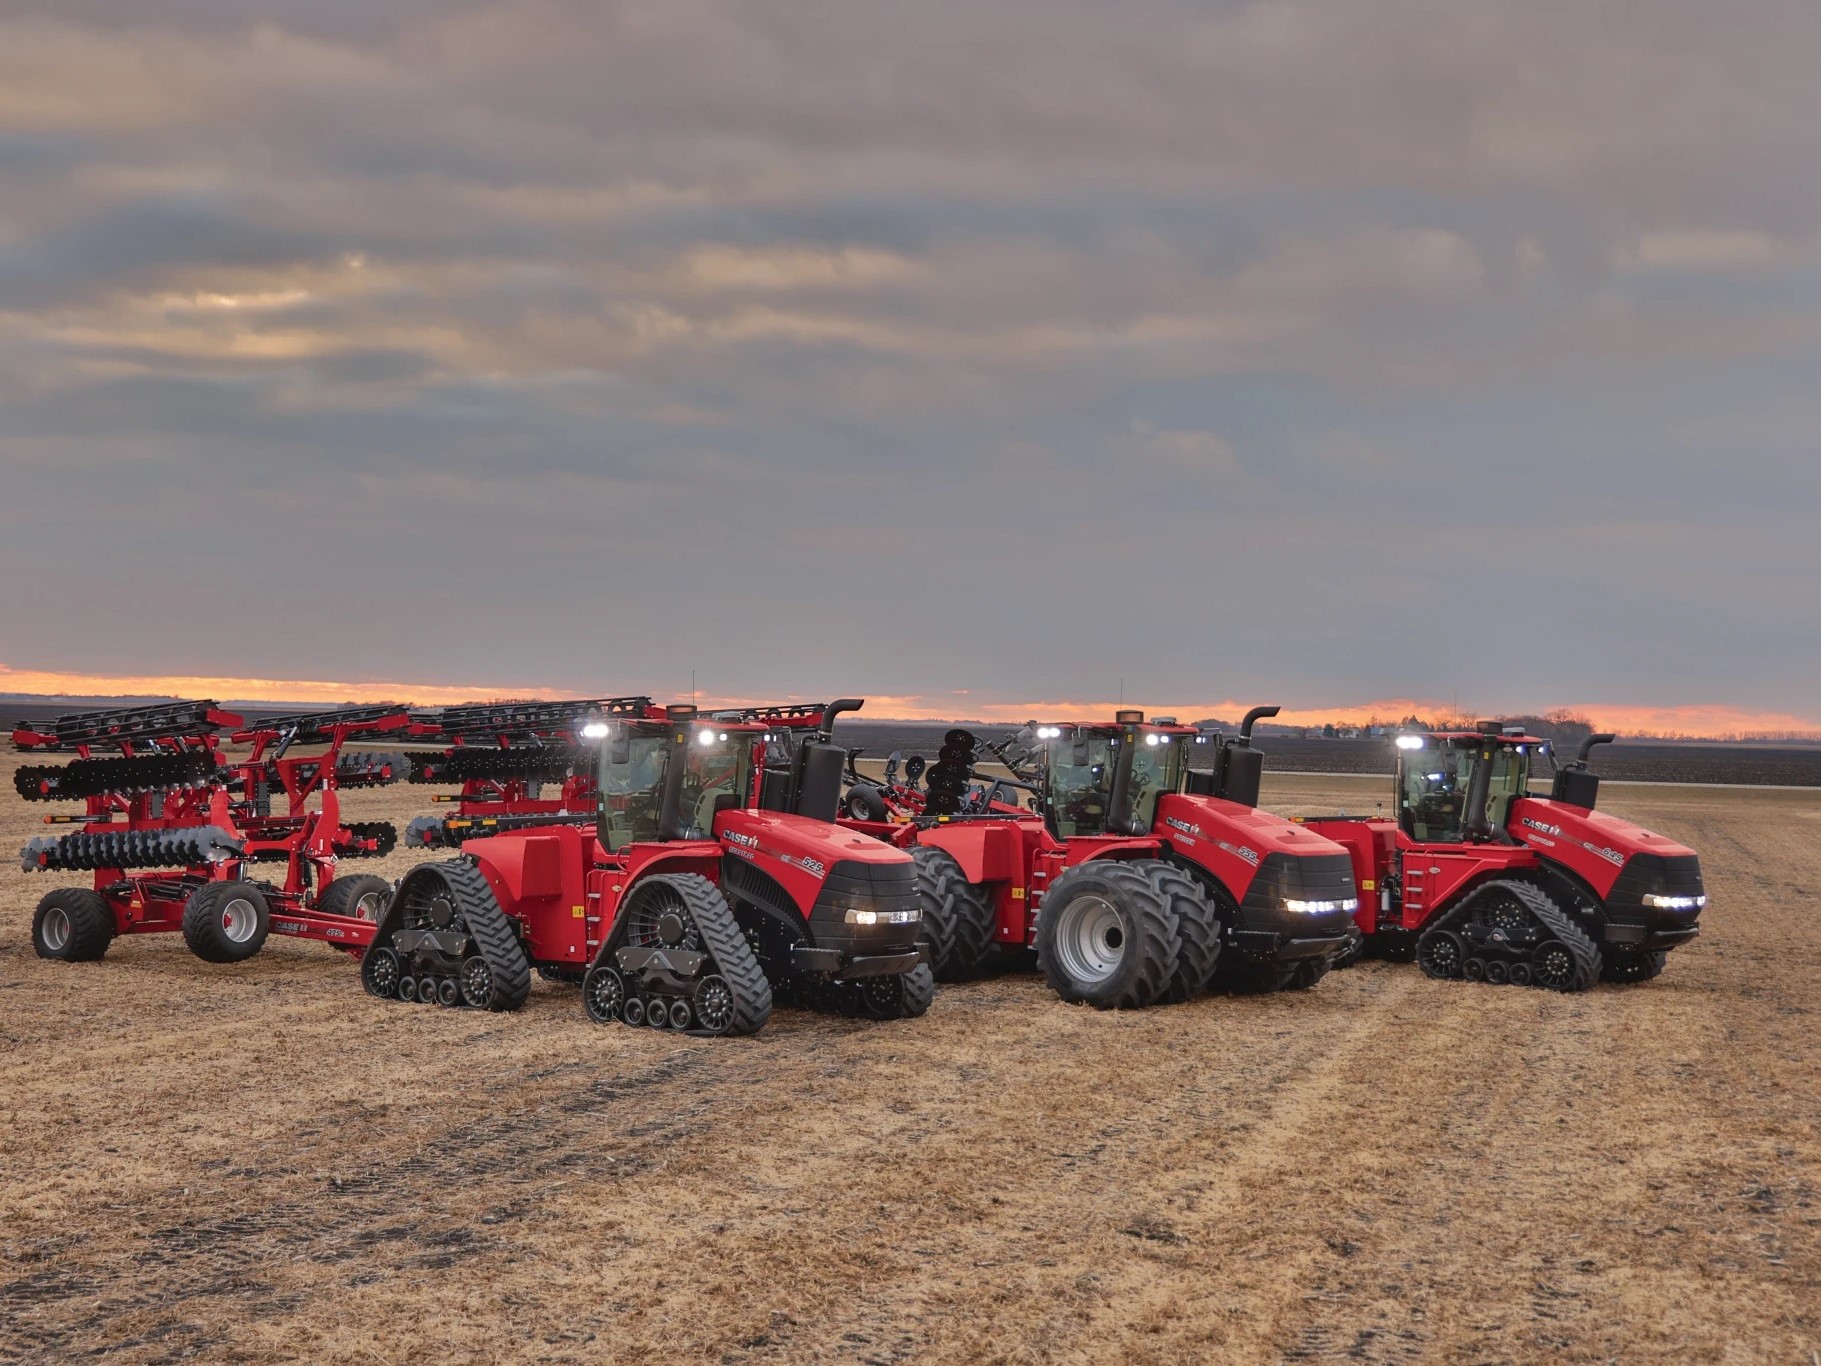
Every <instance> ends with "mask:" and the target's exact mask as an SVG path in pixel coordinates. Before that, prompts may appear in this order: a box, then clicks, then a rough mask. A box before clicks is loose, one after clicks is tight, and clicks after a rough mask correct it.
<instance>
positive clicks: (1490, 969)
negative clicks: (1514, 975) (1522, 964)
mask: <svg viewBox="0 0 1821 1366" xmlns="http://www.w3.org/2000/svg"><path fill="white" fill-rule="evenodd" d="M1486 980H1487V982H1489V983H1490V984H1491V985H1493V986H1495V987H1502V986H1504V985H1505V983H1507V982H1509V981H1510V980H1511V964H1509V963H1507V962H1506V961H1505V960H1504V959H1503V958H1492V959H1489V960H1487V963H1486Z"/></svg>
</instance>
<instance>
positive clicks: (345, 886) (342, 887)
mask: <svg viewBox="0 0 1821 1366" xmlns="http://www.w3.org/2000/svg"><path fill="white" fill-rule="evenodd" d="M391 900H392V884H391V883H390V882H387V881H386V880H385V879H384V878H383V877H376V876H374V875H373V874H372V873H351V874H349V875H348V876H347V877H338V878H336V879H335V881H333V882H331V883H330V884H329V885H328V886H327V887H324V888H323V889H322V895H321V896H320V897H318V898H317V900H316V909H317V910H318V911H320V912H322V914H324V915H339V916H345V917H346V918H348V919H350V920H370V921H372V922H373V923H374V924H375V925H377V924H378V923H379V922H380V920H381V919H382V918H383V917H384V916H385V913H386V906H387V904H388V903H389V902H390V901H391Z"/></svg>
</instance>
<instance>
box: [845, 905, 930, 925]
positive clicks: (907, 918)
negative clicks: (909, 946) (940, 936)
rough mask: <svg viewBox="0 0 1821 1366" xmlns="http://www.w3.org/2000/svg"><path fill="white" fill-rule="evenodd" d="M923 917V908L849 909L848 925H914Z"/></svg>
mask: <svg viewBox="0 0 1821 1366" xmlns="http://www.w3.org/2000/svg"><path fill="white" fill-rule="evenodd" d="M921 919H923V909H922V907H918V908H917V909H916V910H914V911H849V912H848V913H847V923H848V924H850V925H914V924H916V923H917V922H918V921H919V920H921Z"/></svg>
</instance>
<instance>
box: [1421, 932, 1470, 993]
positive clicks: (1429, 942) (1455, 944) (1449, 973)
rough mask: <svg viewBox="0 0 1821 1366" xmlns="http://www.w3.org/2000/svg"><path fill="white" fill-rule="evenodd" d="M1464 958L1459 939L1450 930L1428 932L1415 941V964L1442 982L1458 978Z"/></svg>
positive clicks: (1426, 973) (1464, 954)
mask: <svg viewBox="0 0 1821 1366" xmlns="http://www.w3.org/2000/svg"><path fill="white" fill-rule="evenodd" d="M1466 956H1467V955H1466V953H1465V952H1464V951H1463V950H1462V948H1461V937H1460V936H1459V935H1458V934H1455V933H1454V932H1453V931H1451V930H1430V931H1429V932H1428V933H1426V934H1425V935H1423V937H1422V938H1421V939H1419V940H1417V941H1416V964H1417V966H1418V967H1420V968H1421V969H1422V970H1423V972H1424V974H1425V975H1427V976H1430V977H1436V978H1440V979H1442V980H1444V981H1446V980H1447V979H1449V978H1458V977H1460V976H1461V965H1462V964H1463V962H1465V960H1466Z"/></svg>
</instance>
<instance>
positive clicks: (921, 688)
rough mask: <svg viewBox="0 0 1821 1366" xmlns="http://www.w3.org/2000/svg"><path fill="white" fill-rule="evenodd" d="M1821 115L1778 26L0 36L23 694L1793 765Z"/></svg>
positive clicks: (329, 27) (1720, 19) (1057, 8)
mask: <svg viewBox="0 0 1821 1366" xmlns="http://www.w3.org/2000/svg"><path fill="white" fill-rule="evenodd" d="M1818 65H1821V6H1817V5H1815V4H1814V3H1813V0H1734V3H1731V4H1728V5H1724V6H1722V5H1715V4H1713V3H1712V2H1711V0H1605V3H1601V4H1597V5H1594V4H1587V3H1573V4H1569V3H1557V2H1556V0H1479V2H1476V3H1471V4H1464V3H1461V0H1377V3H1373V4H1361V3H1359V0H1281V2H1279V3H1249V4H1242V3H1227V2H1225V0H1205V2H1204V3H1199V4H1176V3H1164V2H1162V0H1124V3H1120V4H1108V3H1105V2H1104V0H1042V3H1039V2H1038V0H965V2H962V0H916V2H915V3H903V2H902V0H900V3H896V4H890V5H883V4H882V5H872V4H856V3H851V0H838V2H837V0H827V2H826V3H824V2H820V0H653V2H652V3H643V4H612V3H601V2H600V0H573V2H569V0H538V2H536V3H531V2H527V3H516V2H514V3H501V4H491V5H481V6H463V5H460V4H455V3H447V2H445V0H438V2H437V3H431V2H430V0H280V2H279V3H267V4H263V5H261V4H252V3H247V2H246V0H163V2H162V3H157V4H148V3H146V2H145V0H57V3H55V4H49V3H45V4H40V5H35V6H34V5H21V4H17V3H5V4H0V476H3V478H0V585H4V591H0V691H40V690H44V689H46V688H48V687H52V686H56V687H64V686H68V687H85V688H88V689H90V690H95V691H115V690H121V689H120V688H118V687H117V685H119V684H120V683H121V682H122V680H127V679H132V680H139V681H142V682H143V681H146V680H151V681H153V682H157V681H159V680H164V681H167V682H169V681H170V680H180V681H187V680H196V687H197V689H199V690H200V689H202V688H204V687H206V686H207V685H209V684H214V685H217V686H215V687H212V688H210V689H209V690H212V691H217V692H224V693H232V695H234V696H238V697H247V696H252V695H255V693H254V692H253V691H252V689H254V688H258V687H266V686H269V687H271V688H274V689H276V690H277V691H278V692H280V693H284V694H286V695H289V696H293V697H296V696H300V695H301V694H300V689H302V688H304V687H305V685H308V686H309V687H312V688H319V689H321V690H322V692H321V695H322V696H325V697H330V698H334V697H341V696H354V695H358V690H359V689H361V688H366V689H376V690H379V691H382V692H387V693H389V694H391V695H397V694H399V693H401V692H410V693H412V694H414V695H416V696H421V697H423V698H425V699H426V700H434V699H435V698H436V697H439V696H444V695H455V696H466V695H473V694H475V693H493V694H501V693H532V692H535V691H544V692H554V693H573V692H585V693H596V692H603V691H632V690H653V691H656V692H658V693H660V694H667V695H669V694H676V693H679V692H682V691H685V690H686V689H687V688H688V685H689V677H690V671H691V670H692V669H693V670H694V671H695V672H696V675H697V678H698V680H699V683H700V686H701V688H702V690H703V692H704V694H706V695H710V696H715V697H757V696H768V695H780V696H782V695H821V694H825V693H830V692H851V693H864V694H869V695H871V696H872V697H874V698H875V699H877V700H876V701H875V703H874V705H873V706H872V707H869V711H872V710H875V709H876V710H880V711H895V712H897V713H899V714H949V715H953V714H962V715H970V716H978V715H983V714H991V709H993V708H997V707H1004V708H1008V709H1009V710H1010V712H1011V713H1017V714H1025V713H1027V712H1028V711H1030V710H1032V709H1033V704H1036V703H1045V704H1052V705H1055V706H1060V705H1062V704H1064V703H1071V702H1072V703H1079V704H1083V705H1093V706H1098V705H1099V704H1101V703H1102V702H1106V701H1110V700H1112V699H1113V698H1115V697H1117V696H1118V691H1119V688H1120V686H1121V682H1122V680H1123V687H1124V691H1125V695H1126V697H1127V698H1130V699H1139V700H1144V701H1149V702H1152V703H1154V704H1156V705H1160V706H1161V705H1166V704H1167V705H1168V706H1170V707H1172V708H1179V709H1188V710H1191V711H1194V710H1196V709H1197V708H1198V707H1200V706H1202V705H1207V706H1209V707H1212V706H1214V705H1216V704H1217V703H1219V702H1222V701H1225V700H1227V699H1235V700H1238V701H1241V702H1244V701H1252V700H1261V701H1262V700H1270V701H1278V702H1282V703H1284V704H1286V705H1288V706H1290V707H1293V708H1307V709H1327V710H1344V709H1348V708H1355V707H1359V706H1364V705H1368V704H1370V703H1372V702H1374V701H1382V700H1385V699H1402V698H1417V699H1440V700H1443V701H1447V700H1451V699H1454V698H1457V697H1458V698H1459V699H1460V700H1461V702H1462V704H1463V705H1464V706H1467V707H1469V708H1478V709H1482V710H1493V709H1519V708H1533V707H1544V706H1554V705H1574V706H1581V707H1586V708H1589V709H1591V710H1593V711H1594V712H1595V714H1596V716H1598V717H1600V718H1602V719H1606V720H1608V721H1610V722H1613V723H1617V724H1625V722H1626V721H1627V720H1632V719H1635V720H1639V721H1642V720H1646V719H1648V718H1652V717H1654V718H1656V719H1657V722H1658V724H1662V723H1663V722H1664V720H1665V718H1667V719H1668V721H1669V723H1671V724H1675V723H1677V722H1683V723H1686V724H1688V725H1690V726H1694V727H1699V726H1701V725H1702V724H1724V725H1725V726H1726V728H1732V727H1734V726H1738V725H1746V726H1749V725H1755V724H1763V725H1769V726H1783V725H1797V724H1799V725H1805V726H1814V727H1821V682H1818V680H1821V592H1818V591H1817V589H1818V587H1821V523H1818V514H1821V174H1818V173H1817V168H1818V165H1821V81H1818V80H1817V79H1816V78H1815V74H1814V73H1815V69H1816V68H1817V66H1818ZM176 686H177V687H178V690H189V689H188V688H186V687H184V686H183V685H182V683H181V682H180V683H179V684H177V685H176ZM236 689H238V690H237V691H236ZM439 690H442V691H439ZM1678 709H1681V710H1678Z"/></svg>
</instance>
